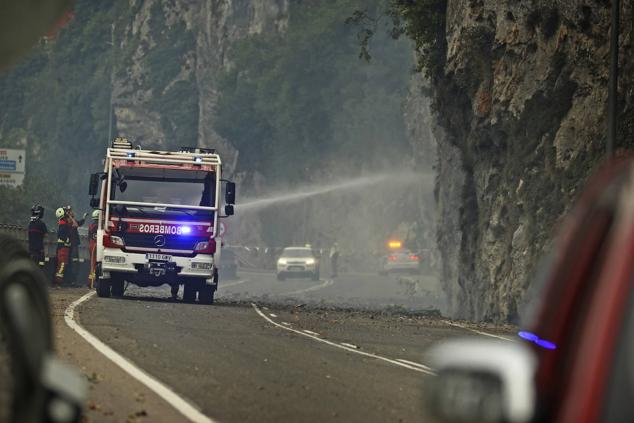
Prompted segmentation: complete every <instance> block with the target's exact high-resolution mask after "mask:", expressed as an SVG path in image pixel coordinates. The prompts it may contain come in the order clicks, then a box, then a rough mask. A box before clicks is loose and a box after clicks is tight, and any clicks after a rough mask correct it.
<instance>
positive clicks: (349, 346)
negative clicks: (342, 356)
mask: <svg viewBox="0 0 634 423" xmlns="http://www.w3.org/2000/svg"><path fill="white" fill-rule="evenodd" d="M340 344H341V345H343V346H344V347H348V348H354V349H355V350H358V349H359V347H358V346H357V345H354V344H348V343H347V342H340Z"/></svg>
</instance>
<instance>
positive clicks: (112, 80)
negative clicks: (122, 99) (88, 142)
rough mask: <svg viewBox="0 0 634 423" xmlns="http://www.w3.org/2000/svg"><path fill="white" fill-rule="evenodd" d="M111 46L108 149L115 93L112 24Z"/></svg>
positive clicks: (112, 33) (111, 32) (110, 138)
mask: <svg viewBox="0 0 634 423" xmlns="http://www.w3.org/2000/svg"><path fill="white" fill-rule="evenodd" d="M110 44H111V46H112V47H111V49H112V50H111V51H112V53H111V56H112V62H111V63H110V103H109V107H108V140H107V141H106V147H108V146H110V143H111V142H112V92H113V91H114V24H112V27H111V31H110Z"/></svg>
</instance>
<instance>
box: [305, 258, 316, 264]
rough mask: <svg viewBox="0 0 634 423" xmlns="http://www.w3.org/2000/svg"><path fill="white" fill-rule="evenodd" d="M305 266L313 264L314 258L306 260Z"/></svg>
mask: <svg viewBox="0 0 634 423" xmlns="http://www.w3.org/2000/svg"><path fill="white" fill-rule="evenodd" d="M306 264H315V259H314V258H309V259H306Z"/></svg>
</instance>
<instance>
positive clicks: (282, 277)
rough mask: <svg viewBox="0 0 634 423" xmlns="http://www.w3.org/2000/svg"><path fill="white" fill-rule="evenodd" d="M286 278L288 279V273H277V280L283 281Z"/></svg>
mask: <svg viewBox="0 0 634 423" xmlns="http://www.w3.org/2000/svg"><path fill="white" fill-rule="evenodd" d="M284 279H286V275H284V273H278V274H277V280H278V281H283V280H284Z"/></svg>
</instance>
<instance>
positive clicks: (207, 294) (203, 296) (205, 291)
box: [198, 285, 216, 304]
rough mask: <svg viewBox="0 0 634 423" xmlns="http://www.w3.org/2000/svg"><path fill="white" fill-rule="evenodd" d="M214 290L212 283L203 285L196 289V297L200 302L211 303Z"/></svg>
mask: <svg viewBox="0 0 634 423" xmlns="http://www.w3.org/2000/svg"><path fill="white" fill-rule="evenodd" d="M215 293H216V291H215V290H214V287H213V286H212V285H203V286H202V287H201V288H200V291H198V299H199V300H200V303H201V304H213V303H214V294H215Z"/></svg>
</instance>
